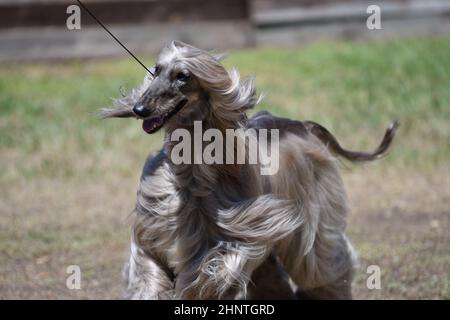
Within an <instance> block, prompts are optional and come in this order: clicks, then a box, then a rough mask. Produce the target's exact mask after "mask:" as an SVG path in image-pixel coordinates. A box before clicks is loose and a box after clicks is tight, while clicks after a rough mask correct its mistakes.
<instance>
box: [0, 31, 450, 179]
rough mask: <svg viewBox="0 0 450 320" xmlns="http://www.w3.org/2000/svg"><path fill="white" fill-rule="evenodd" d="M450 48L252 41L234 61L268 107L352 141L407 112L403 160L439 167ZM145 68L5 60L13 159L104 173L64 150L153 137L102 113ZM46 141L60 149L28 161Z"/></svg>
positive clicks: (448, 116) (449, 117) (445, 44)
mask: <svg viewBox="0 0 450 320" xmlns="http://www.w3.org/2000/svg"><path fill="white" fill-rule="evenodd" d="M449 56H450V41H449V39H447V38H443V39H431V40H425V39H420V40H402V41H397V42H388V43H371V44H360V43H357V44H355V43H342V44H341V43H323V44H317V45H313V46H310V47H307V48H304V49H293V50H283V49H263V50H246V51H240V52H236V53H233V54H231V56H230V57H229V58H228V59H227V60H226V65H227V66H235V67H237V68H238V69H239V70H240V71H241V73H242V74H243V75H244V76H245V75H255V76H256V78H257V85H258V88H259V89H260V91H261V92H265V93H267V97H266V98H265V99H264V100H263V102H262V103H261V105H260V106H259V107H258V108H259V109H268V110H271V111H272V112H274V113H276V114H278V115H282V116H287V117H292V118H297V119H313V120H316V121H318V122H320V123H322V124H324V125H325V126H327V127H328V128H329V129H330V130H331V131H332V132H334V133H335V134H336V135H337V136H338V137H341V138H342V139H343V142H344V144H345V145H347V146H351V147H354V148H365V149H368V148H370V147H373V146H374V144H375V143H376V141H377V140H378V139H379V138H380V135H381V134H382V132H383V130H384V128H385V126H386V125H387V124H388V123H389V122H390V121H391V120H392V119H399V120H400V121H401V124H402V126H401V130H400V139H399V141H398V145H397V147H396V151H395V152H396V157H395V158H396V160H397V161H399V162H401V163H402V164H406V165H414V166H416V165H429V166H434V165H435V164H436V163H438V162H443V161H446V160H447V158H448V156H449V154H450V139H449V138H450V129H449V126H448V123H449V121H450V90H448V88H449V85H450V72H449V70H450V59H448V57H449ZM145 61H146V62H147V63H151V61H152V59H151V58H146V59H145ZM142 77H143V70H142V69H141V68H140V67H139V66H138V65H137V64H135V63H134V61H131V60H130V59H125V58H124V59H119V60H107V61H102V62H98V61H87V62H81V61H80V62H76V63H71V64H57V65H34V64H33V65H24V66H13V67H6V66H3V67H1V68H0V106H1V108H0V117H1V118H0V119H1V120H0V148H1V150H3V151H5V150H8V149H11V148H12V149H15V150H16V149H17V147H18V146H20V148H19V149H20V150H19V151H18V150H16V151H18V153H17V154H15V155H10V156H9V157H11V158H12V159H11V160H12V162H8V161H7V164H8V166H13V167H14V168H15V169H17V175H28V176H33V175H34V174H44V175H62V176H70V175H77V174H79V172H80V171H82V172H86V171H87V172H88V173H90V174H95V173H96V171H98V167H96V166H95V161H94V162H92V163H91V164H89V163H88V164H85V166H81V167H73V166H67V165H66V163H67V159H66V158H65V155H64V154H61V153H58V152H57V151H58V150H63V149H64V148H69V149H70V150H71V151H73V152H76V153H88V154H90V155H92V153H94V157H101V156H102V155H103V152H104V151H105V149H106V148H110V144H111V143H114V141H117V140H120V141H121V144H127V143H126V142H125V141H135V142H136V143H139V144H140V145H141V146H144V140H145V143H148V140H149V138H148V137H144V136H143V135H142V134H141V132H140V131H139V129H138V126H137V125H136V124H135V123H133V121H121V120H115V121H100V120H98V119H97V118H96V117H95V116H94V114H95V112H96V111H97V110H98V109H99V108H100V107H103V106H107V105H109V104H111V100H110V98H111V97H117V96H118V95H119V87H120V86H121V85H124V86H125V87H128V88H130V87H133V86H135V85H137V84H138V83H139V82H140V81H141V78H142ZM42 150H51V152H48V153H47V156H43V157H40V158H39V159H36V161H32V162H31V163H30V162H29V159H26V162H24V161H23V160H24V158H25V156H28V155H35V154H37V153H40V152H41V151H42ZM55 153H58V154H57V156H55ZM9 157H7V158H9ZM32 158H34V156H32ZM2 163H3V164H2V165H3V166H4V165H5V163H4V161H2ZM117 165H119V167H120V164H119V163H118V164H117ZM122 169H124V168H122ZM1 174H2V175H4V174H5V170H2V173H1Z"/></svg>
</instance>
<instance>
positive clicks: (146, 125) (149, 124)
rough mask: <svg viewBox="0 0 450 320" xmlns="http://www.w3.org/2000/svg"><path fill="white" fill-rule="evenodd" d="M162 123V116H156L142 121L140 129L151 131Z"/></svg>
mask: <svg viewBox="0 0 450 320" xmlns="http://www.w3.org/2000/svg"><path fill="white" fill-rule="evenodd" d="M162 124H163V118H162V117H156V118H152V119H147V120H144V121H143V122H142V129H144V131H145V132H147V133H153V132H155V131H156V130H157V129H159V127H161V126H162Z"/></svg>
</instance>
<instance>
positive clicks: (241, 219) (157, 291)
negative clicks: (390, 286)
mask: <svg viewBox="0 0 450 320" xmlns="http://www.w3.org/2000/svg"><path fill="white" fill-rule="evenodd" d="M258 102H259V96H258V95H257V93H256V89H255V86H254V83H253V78H251V79H248V80H245V81H240V78H239V73H238V72H237V71H236V70H235V69H233V70H231V71H227V70H226V69H225V67H224V66H223V65H222V64H221V57H218V56H217V55H215V54H213V53H210V52H207V51H204V50H201V49H198V48H195V47H193V46H190V45H187V44H185V43H182V42H178V41H174V42H172V43H171V44H169V45H168V46H167V47H165V48H164V49H163V50H162V51H161V53H160V55H159V57H158V60H157V63H156V65H155V67H153V72H152V74H148V75H147V76H146V78H145V80H144V83H143V84H142V85H141V86H140V87H138V88H136V89H133V90H131V91H130V92H129V93H128V94H124V95H123V97H122V98H120V99H117V100H116V106H115V107H114V108H111V109H103V110H102V111H101V116H103V117H105V118H107V117H134V118H138V119H141V120H143V125H142V127H143V130H144V131H145V132H146V133H149V134H151V133H154V132H156V131H158V130H159V129H160V128H164V132H165V133H164V145H163V147H162V149H161V151H159V152H157V153H155V154H151V155H150V156H149V157H148V158H147V160H146V162H145V165H144V168H143V171H142V175H141V179H140V186H139V189H138V192H137V202H136V208H135V214H134V223H133V227H132V239H131V254H130V258H129V262H128V263H127V265H126V268H125V272H124V273H125V278H126V288H127V289H126V296H127V297H128V298H131V299H291V298H296V297H299V296H300V297H305V298H308V299H350V298H351V297H352V295H351V282H352V275H353V272H354V269H355V266H356V263H357V258H356V254H355V252H354V250H353V248H352V245H351V244H350V242H349V240H348V238H347V237H346V235H345V234H344V231H345V227H346V216H347V213H348V211H349V208H348V201H347V197H346V193H345V190H344V186H343V182H342V180H341V177H340V175H339V173H338V157H339V156H340V157H343V158H345V159H348V160H350V161H369V160H374V159H377V158H379V157H381V156H382V155H383V154H385V153H386V151H387V149H388V147H389V146H390V144H391V142H392V139H393V137H394V134H395V130H396V128H397V126H398V123H397V122H393V123H392V124H391V125H390V126H389V128H388V129H387V130H386V133H385V136H384V138H383V140H382V142H381V144H380V145H379V147H378V148H377V149H376V150H375V151H374V152H372V153H364V152H352V151H347V150H345V149H343V148H342V147H341V146H340V144H339V143H338V141H337V140H336V139H335V138H334V137H333V135H332V134H331V133H330V132H329V131H327V130H326V129H325V128H323V127H322V126H320V125H319V124H317V123H314V122H311V121H303V122H301V121H294V120H289V119H284V118H279V117H275V116H273V115H271V114H270V113H269V112H265V111H263V112H259V113H256V114H255V115H254V116H253V117H251V118H248V117H247V115H246V112H247V110H249V109H251V108H253V107H254V106H255V105H256V104H257V103H258ZM195 122H201V124H202V132H203V133H205V132H206V130H208V129H211V128H213V129H216V130H218V131H219V132H221V133H224V134H225V131H226V130H228V129H234V130H237V132H240V133H237V134H236V135H235V136H234V138H235V140H236V144H234V147H233V149H232V151H231V153H234V154H238V153H239V152H241V151H244V152H243V153H244V154H246V158H245V159H248V157H249V154H250V153H251V152H250V151H249V150H250V148H249V147H248V146H249V141H250V139H248V135H245V134H242V131H239V130H238V129H254V130H259V129H266V130H269V131H271V132H272V131H273V130H276V132H277V133H278V134H279V141H278V150H277V151H276V152H277V153H278V155H279V167H278V170H277V172H276V173H274V174H269V175H262V174H261V173H260V170H259V169H260V167H261V166H262V164H261V163H259V162H258V163H256V164H250V163H248V162H244V163H243V164H242V163H239V164H238V163H231V164H230V163H225V162H224V161H218V162H216V163H210V164H206V163H204V162H203V163H197V162H191V163H175V162H174V161H172V160H173V159H172V156H171V155H172V153H173V151H174V148H175V146H176V141H174V139H173V137H172V134H173V133H174V132H175V131H176V130H177V129H183V130H184V132H188V133H189V134H192V135H194V123H195ZM273 132H275V131H273ZM239 142H241V143H239ZM256 143H257V145H258V147H259V148H260V149H264V148H265V149H267V150H268V149H269V148H270V143H269V144H262V143H260V138H259V137H257V141H256ZM205 146H206V142H205V141H203V144H202V147H201V148H200V150H197V151H195V150H194V152H192V154H190V155H188V157H191V158H195V157H196V153H198V152H200V153H201V152H202V148H204V147H205ZM194 149H195V148H194ZM243 149H245V150H243ZM246 150H247V151H248V152H247V153H245V151H246ZM227 153H228V154H229V153H230V151H228V150H225V152H224V153H221V154H222V156H223V157H225V156H226V154H227ZM192 163H194V164H192Z"/></svg>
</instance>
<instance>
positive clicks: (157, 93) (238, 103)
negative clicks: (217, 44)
mask: <svg viewBox="0 0 450 320" xmlns="http://www.w3.org/2000/svg"><path fill="white" fill-rule="evenodd" d="M220 59H221V57H220V56H217V55H214V54H212V53H210V52H207V51H204V50H201V49H198V48H195V47H193V46H190V45H188V44H185V43H182V42H179V41H173V42H172V43H171V44H170V45H168V46H167V47H165V48H164V49H163V50H162V51H161V53H160V54H159V56H158V59H157V62H156V65H155V66H154V67H153V68H152V69H153V72H152V73H153V75H147V77H146V79H145V80H144V83H143V84H142V85H141V86H140V87H139V88H137V89H133V90H132V91H131V92H130V93H129V94H128V95H126V96H125V97H123V98H122V99H118V100H116V108H115V109H104V110H102V112H101V116H103V117H135V118H138V119H142V120H143V125H142V127H143V129H144V131H145V132H147V133H154V132H156V131H158V130H159V129H160V128H162V127H163V126H165V125H167V124H172V125H173V126H177V125H179V124H183V125H188V124H189V123H193V121H194V120H203V118H205V117H206V116H207V114H208V113H209V112H215V113H217V115H218V116H219V117H222V118H225V119H232V118H233V117H236V114H240V115H242V113H245V110H246V109H248V108H251V107H253V106H254V105H255V104H256V103H257V100H258V99H257V97H256V90H255V88H254V86H253V81H252V79H250V80H249V81H246V82H244V83H242V84H241V83H240V82H239V74H238V73H237V71H236V70H234V69H233V70H232V71H230V72H228V71H227V70H226V69H225V67H224V66H223V65H222V64H221V62H220Z"/></svg>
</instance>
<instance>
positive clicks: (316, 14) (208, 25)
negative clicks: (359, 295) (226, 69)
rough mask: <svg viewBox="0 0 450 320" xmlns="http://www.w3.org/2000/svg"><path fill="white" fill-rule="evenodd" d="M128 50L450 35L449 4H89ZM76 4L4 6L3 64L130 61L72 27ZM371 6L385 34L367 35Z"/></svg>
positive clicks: (44, 0) (170, 0)
mask: <svg viewBox="0 0 450 320" xmlns="http://www.w3.org/2000/svg"><path fill="white" fill-rule="evenodd" d="M83 2H84V3H85V4H86V5H87V6H88V7H89V8H90V9H91V10H92V11H93V12H94V13H95V14H96V15H97V16H98V18H99V19H100V20H101V21H102V22H104V23H105V24H106V25H107V26H108V27H109V28H110V29H111V30H112V31H113V32H114V33H115V34H116V35H117V36H118V37H119V39H121V40H122V41H123V42H124V43H125V44H126V45H127V46H129V47H130V49H132V50H133V51H136V52H148V53H154V52H156V51H157V50H159V49H160V48H161V46H162V45H163V44H164V43H167V42H168V41H170V40H171V39H179V40H182V41H185V42H189V43H192V44H194V45H197V46H201V47H204V48H218V49H223V48H237V47H249V46H273V45H277V46H279V45H281V46H290V45H294V46H296V45H299V44H304V43H307V42H309V41H315V40H317V39H324V38H327V39H330V38H331V39H334V38H351V39H353V38H355V39H360V38H369V39H371V38H375V39H378V38H390V37H398V36H411V35H435V34H442V33H450V1H447V0H429V1H428V0H421V1H420V0H385V1H375V2H374V1H368V0H226V1H222V0H130V1H119V0H84V1H83ZM71 4H77V2H76V1H75V0H71V1H68V0H0V61H13V60H29V59H67V58H79V57H103V56H116V55H120V54H123V50H122V48H120V47H119V46H117V44H115V43H114V42H113V41H112V39H110V38H109V36H108V35H107V34H106V33H105V32H104V31H103V30H102V29H100V28H99V27H98V26H97V25H96V22H95V21H94V20H93V19H92V18H91V17H90V16H89V15H88V14H87V13H85V12H84V11H82V17H81V26H82V28H81V30H68V29H67V28H66V19H67V17H68V15H67V13H66V8H67V6H69V5H71ZM369 4H378V5H380V7H381V9H382V25H383V28H382V30H376V31H373V30H368V29H367V28H366V19H367V17H368V14H367V12H366V9H367V6H368V5H369Z"/></svg>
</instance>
